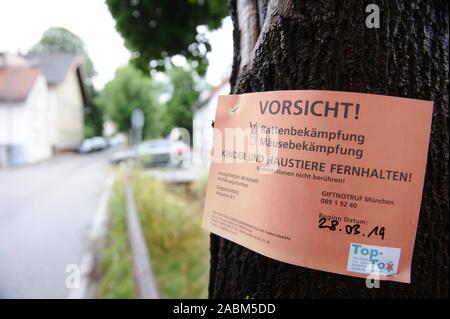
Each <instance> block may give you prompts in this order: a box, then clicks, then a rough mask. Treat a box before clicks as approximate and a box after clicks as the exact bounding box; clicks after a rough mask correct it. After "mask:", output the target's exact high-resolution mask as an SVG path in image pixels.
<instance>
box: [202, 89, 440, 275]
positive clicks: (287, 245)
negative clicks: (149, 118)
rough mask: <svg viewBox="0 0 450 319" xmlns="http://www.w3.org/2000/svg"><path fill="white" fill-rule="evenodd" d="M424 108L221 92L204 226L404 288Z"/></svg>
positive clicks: (425, 134) (322, 94)
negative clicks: (396, 282)
mask: <svg viewBox="0 0 450 319" xmlns="http://www.w3.org/2000/svg"><path fill="white" fill-rule="evenodd" d="M431 117H432V102H430V101H422V100H414V99H407V98H399V97H391V96H380V95H372V94H360V93H348V92H333V91H278V92H264V93H250V94H243V95H229V96H221V97H220V98H219V105H218V108H217V113H216V119H215V128H214V149H213V154H212V157H213V162H212V163H211V168H210V176H209V182H208V191H207V196H206V204H205V209H204V218H203V226H204V227H205V228H206V229H208V230H209V231H211V232H213V233H215V234H217V235H220V236H222V237H224V238H227V239H229V240H231V241H234V242H236V243H238V244H240V245H242V246H245V247H247V248H249V249H251V250H254V251H256V252H258V253H260V254H263V255H265V256H268V257H271V258H274V259H277V260H279V261H283V262H287V263H291V264H294V265H298V266H302V267H308V268H312V269H318V270H322V271H328V272H333V273H338V274H343V275H349V276H355V277H363V278H364V277H366V276H367V274H369V273H371V272H372V271H374V269H375V270H377V271H378V273H379V274H380V276H381V278H380V279H382V280H393V281H399V282H405V283H408V282H410V276H411V260H412V255H413V249H414V240H415V235H416V229H417V222H418V216H419V208H420V202H421V198H422V188H423V181H424V174H425V166H426V160H427V151H428V141H429V135H430V124H431Z"/></svg>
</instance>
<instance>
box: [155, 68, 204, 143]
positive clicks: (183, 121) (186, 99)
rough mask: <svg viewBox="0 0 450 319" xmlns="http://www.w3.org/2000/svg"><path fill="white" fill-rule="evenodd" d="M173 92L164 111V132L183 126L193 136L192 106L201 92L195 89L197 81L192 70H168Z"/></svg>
mask: <svg viewBox="0 0 450 319" xmlns="http://www.w3.org/2000/svg"><path fill="white" fill-rule="evenodd" d="M167 75H168V76H169V79H170V82H171V84H172V88H173V92H172V97H171V99H170V100H169V101H168V102H167V104H166V105H165V108H164V113H163V123H164V129H163V133H164V134H168V133H170V130H171V129H172V128H173V127H183V128H185V129H187V130H188V131H189V134H190V135H191V137H192V116H193V114H192V107H193V106H194V104H195V103H196V102H197V100H198V97H199V93H198V91H197V90H196V89H195V86H196V81H195V79H194V73H193V71H192V70H186V69H184V68H182V67H175V68H171V69H170V70H168V71H167Z"/></svg>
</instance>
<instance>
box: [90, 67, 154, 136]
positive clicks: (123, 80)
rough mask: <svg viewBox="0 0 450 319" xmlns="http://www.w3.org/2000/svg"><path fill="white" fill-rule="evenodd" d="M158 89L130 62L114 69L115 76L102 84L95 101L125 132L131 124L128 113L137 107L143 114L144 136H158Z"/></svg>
mask: <svg viewBox="0 0 450 319" xmlns="http://www.w3.org/2000/svg"><path fill="white" fill-rule="evenodd" d="M157 91H158V86H157V84H156V83H155V82H153V81H152V80H151V79H150V78H149V77H147V76H145V75H144V74H143V73H142V72H141V71H139V70H137V69H136V68H135V67H133V66H131V65H129V66H126V67H122V68H120V69H118V70H117V71H116V75H115V78H114V79H113V80H112V81H110V82H108V83H107V84H106V85H105V87H104V88H103V90H102V91H101V92H100V94H99V96H98V97H97V98H96V99H95V102H96V103H98V105H100V106H101V107H102V108H103V110H105V112H106V115H107V116H108V117H109V118H110V119H111V120H112V121H113V122H115V123H116V125H117V127H118V130H119V131H121V132H124V133H128V132H129V130H130V128H131V123H130V121H131V113H132V112H133V110H134V109H136V108H140V109H141V110H142V111H143V112H144V115H145V124H144V129H143V134H144V137H147V138H149V137H159V136H160V132H161V125H160V124H159V121H160V115H159V111H160V107H159V102H158V94H157Z"/></svg>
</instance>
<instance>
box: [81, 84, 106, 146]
mask: <svg viewBox="0 0 450 319" xmlns="http://www.w3.org/2000/svg"><path fill="white" fill-rule="evenodd" d="M91 91H92V92H91V93H90V95H91V99H90V101H89V103H88V105H86V106H85V107H84V137H85V138H89V137H93V136H101V135H102V133H103V110H102V109H101V108H100V107H99V106H98V105H97V103H96V99H95V98H96V96H97V95H98V93H97V92H96V91H95V90H93V89H92V90H91Z"/></svg>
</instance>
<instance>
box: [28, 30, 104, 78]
mask: <svg viewBox="0 0 450 319" xmlns="http://www.w3.org/2000/svg"><path fill="white" fill-rule="evenodd" d="M29 53H72V54H77V55H79V56H81V58H82V59H83V69H84V70H83V71H84V72H85V75H86V77H87V78H88V79H91V78H92V77H93V76H95V75H96V74H97V73H96V71H95V69H94V64H93V63H92V60H91V59H90V57H89V55H88V53H87V50H86V45H85V44H84V42H83V40H81V38H80V37H78V36H77V35H76V34H73V33H72V32H70V31H69V30H67V29H65V28H57V27H53V28H50V29H48V30H47V31H45V32H44V34H43V35H42V38H41V39H40V40H39V42H38V43H36V44H35V45H34V46H32V47H31V49H30V50H29Z"/></svg>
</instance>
